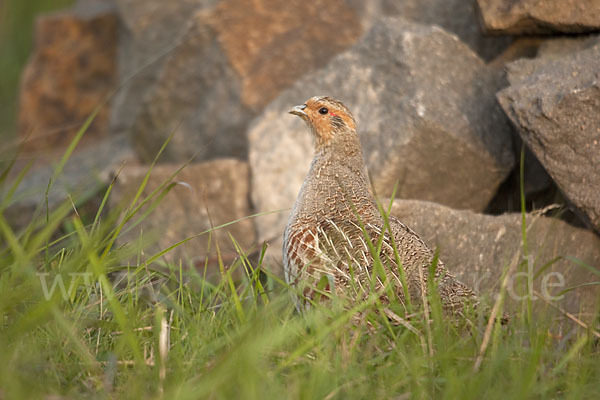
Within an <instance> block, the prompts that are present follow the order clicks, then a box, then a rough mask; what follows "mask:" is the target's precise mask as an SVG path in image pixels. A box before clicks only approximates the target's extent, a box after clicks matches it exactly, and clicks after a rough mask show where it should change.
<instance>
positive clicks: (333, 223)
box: [283, 97, 477, 314]
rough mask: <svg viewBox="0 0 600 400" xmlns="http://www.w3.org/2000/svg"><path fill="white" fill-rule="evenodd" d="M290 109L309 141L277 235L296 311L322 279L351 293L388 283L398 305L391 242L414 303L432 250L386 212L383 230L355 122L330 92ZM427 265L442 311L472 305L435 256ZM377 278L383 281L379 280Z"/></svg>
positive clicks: (420, 295)
mask: <svg viewBox="0 0 600 400" xmlns="http://www.w3.org/2000/svg"><path fill="white" fill-rule="evenodd" d="M290 113H291V114H295V115H297V116H299V117H300V118H301V119H303V120H304V121H305V122H306V124H307V125H308V127H309V128H310V130H311V132H312V134H313V136H314V139H315V140H314V142H315V155H314V159H313V161H312V164H311V166H310V170H309V172H308V175H307V176H306V178H305V180H304V183H303V184H302V187H301V189H300V193H299V194H298V198H297V199H296V202H295V204H294V207H293V209H292V212H291V215H290V217H289V221H288V224H287V227H286V229H285V233H284V237H283V242H284V243H283V266H284V272H285V279H286V282H287V283H288V284H289V285H290V286H292V287H295V293H296V294H295V298H296V306H297V307H298V309H299V310H302V309H304V308H305V307H307V306H308V305H309V304H310V301H311V299H312V298H313V297H314V295H315V293H316V291H317V289H318V288H317V285H322V283H321V282H326V284H325V285H324V286H323V289H324V290H325V291H329V292H332V293H337V294H341V295H344V296H348V297H350V298H351V299H359V298H364V297H365V294H368V293H369V292H370V291H372V290H381V289H382V288H383V287H384V286H387V288H388V289H386V290H389V287H390V286H391V287H392V288H393V291H394V294H395V295H397V296H398V298H399V299H400V301H401V302H402V304H406V302H405V295H404V293H405V289H404V288H403V286H402V279H401V277H400V271H399V270H398V265H397V263H396V257H395V252H394V245H395V246H396V248H397V252H398V253H397V254H398V255H399V259H400V261H401V268H402V269H403V271H404V278H405V281H404V282H405V283H406V286H407V288H406V289H407V290H406V292H407V293H408V294H409V296H410V300H411V302H412V303H413V304H418V303H421V302H422V301H421V300H422V299H423V298H424V297H423V296H424V294H425V293H426V291H427V279H428V275H429V269H430V265H431V264H432V262H433V260H434V253H433V252H432V251H431V249H430V248H429V247H428V246H427V245H426V244H425V242H423V240H421V238H419V236H418V235H417V234H416V233H415V232H413V231H412V230H411V229H410V228H408V227H407V226H406V225H404V224H403V223H402V222H400V221H399V220H398V219H397V218H395V217H394V216H391V215H390V216H389V228H390V229H387V228H386V226H385V223H384V218H383V217H382V214H381V212H380V211H379V208H378V206H377V203H376V202H375V199H374V196H373V194H372V192H371V190H370V185H369V179H368V176H367V172H366V167H365V163H364V160H363V154H362V149H361V144H360V140H359V135H358V133H357V130H356V122H355V120H354V117H353V116H352V114H351V113H350V111H349V110H348V108H347V107H346V106H344V104H342V103H341V102H340V101H338V100H336V99H334V98H331V97H313V98H311V99H309V100H308V101H307V102H306V103H304V104H302V105H299V106H296V107H294V108H293V109H292V110H291V111H290ZM369 240H370V241H371V244H372V246H369V244H368V243H367V242H368V241H369ZM378 240H382V244H381V252H380V253H379V259H380V260H381V264H382V265H383V268H384V271H385V276H386V277H387V278H384V279H383V280H382V279H381V277H379V276H378V277H376V279H375V285H372V282H373V277H374V276H375V275H373V274H372V271H373V266H374V263H375V261H374V257H373V248H376V247H377V245H378V243H377V242H378ZM370 248H371V250H370ZM435 271H436V272H435V279H436V283H437V288H438V291H439V296H440V299H441V303H442V307H443V310H444V312H445V313H446V314H454V313H457V312H459V311H461V310H462V309H463V307H464V305H465V304H466V303H467V302H470V303H471V304H473V305H475V304H476V303H477V298H476V296H475V294H474V292H473V291H472V290H471V289H469V288H468V287H467V286H465V285H464V284H463V283H461V282H460V281H458V280H457V279H456V278H455V277H454V276H453V275H452V274H450V273H449V272H448V271H447V270H446V267H445V266H444V264H443V263H442V262H441V261H439V262H438V263H437V268H436V270H435ZM323 277H325V278H326V281H324V280H323ZM385 280H387V282H388V283H387V284H385V285H384V281H385ZM388 285H390V286H388ZM298 294H299V295H300V296H299V297H298V296H297V295H298ZM302 297H303V298H302ZM382 297H385V295H383V296H382Z"/></svg>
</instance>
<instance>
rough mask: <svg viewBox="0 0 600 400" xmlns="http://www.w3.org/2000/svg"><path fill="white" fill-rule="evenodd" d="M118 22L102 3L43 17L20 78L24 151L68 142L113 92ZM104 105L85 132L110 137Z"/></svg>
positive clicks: (86, 4) (20, 116)
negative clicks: (32, 48)
mask: <svg viewBox="0 0 600 400" xmlns="http://www.w3.org/2000/svg"><path fill="white" fill-rule="evenodd" d="M116 40H117V18H116V16H115V14H114V10H113V8H112V7H110V6H109V5H107V4H106V3H104V2H90V1H84V2H81V3H79V5H78V6H77V7H74V8H73V9H71V10H69V11H65V12H60V13H56V14H51V15H46V16H42V17H39V18H38V19H37V20H36V25H35V46H34V51H33V55H32V56H31V58H30V60H29V62H28V64H27V66H26V67H25V70H24V72H23V76H22V82H21V88H20V103H19V131H20V134H21V137H22V138H23V140H24V144H23V149H24V150H26V151H37V150H46V149H48V148H49V147H54V146H58V147H60V146H65V145H67V144H68V143H70V141H71V139H72V138H73V136H74V135H75V133H76V132H77V131H78V130H79V128H80V127H81V125H82V124H83V122H84V121H85V120H86V119H87V118H88V117H89V116H90V114H91V113H92V112H93V111H94V110H95V108H96V107H97V106H99V105H100V104H101V103H102V101H103V100H104V99H105V97H106V96H107V94H108V93H109V92H110V90H111V89H113V88H114V84H115V80H116V79H115V78H116ZM108 113H109V109H108V107H107V106H104V107H103V108H102V109H101V110H100V112H99V113H98V115H97V116H96V119H95V120H94V122H93V123H92V125H91V126H90V127H89V129H88V131H87V133H86V137H85V138H86V140H87V139H88V138H90V137H95V138H97V137H102V136H106V135H108V129H107V124H108Z"/></svg>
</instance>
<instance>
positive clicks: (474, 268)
mask: <svg viewBox="0 0 600 400" xmlns="http://www.w3.org/2000/svg"><path fill="white" fill-rule="evenodd" d="M384 204H385V205H386V206H387V204H389V203H384ZM391 215H394V216H396V217H398V218H399V219H400V220H401V221H403V222H404V223H405V224H406V225H408V226H409V227H410V228H412V229H413V230H414V231H415V232H416V233H417V234H419V235H420V236H421V238H422V239H423V240H424V241H425V242H426V243H427V244H428V245H429V246H430V247H432V248H437V249H438V251H439V255H440V259H442V260H444V263H445V264H446V267H447V268H448V270H449V271H450V272H452V273H453V274H454V275H456V277H457V278H458V279H460V280H461V281H463V282H464V283H465V284H467V285H469V286H470V287H472V288H474V289H475V290H476V291H477V292H478V293H479V295H480V296H482V297H483V298H485V299H487V301H491V302H493V301H495V295H496V294H497V293H498V290H499V288H500V282H501V276H502V273H503V272H504V271H505V270H507V268H508V267H509V266H510V265H511V263H514V262H517V263H521V262H523V261H525V262H524V265H522V266H520V267H519V268H521V269H517V270H516V271H515V272H516V273H518V272H519V271H523V272H526V273H529V272H528V268H531V273H530V274H529V277H530V278H531V288H532V289H533V290H534V291H535V292H534V293H533V296H534V297H536V299H533V298H532V303H533V304H534V307H536V308H535V309H536V310H541V309H543V308H548V305H547V303H546V302H545V301H544V299H545V300H548V301H550V302H551V303H553V304H554V305H557V306H559V307H561V308H562V309H563V310H565V311H568V312H571V313H572V314H574V315H576V316H579V317H580V318H581V319H583V320H584V321H588V322H589V321H593V320H594V318H596V317H597V315H598V314H597V313H598V307H599V306H600V304H599V303H598V301H599V299H600V284H592V283H593V282H596V283H598V281H599V279H598V274H600V269H599V268H598V267H599V266H600V238H599V237H598V236H596V235H594V234H593V233H592V232H589V231H587V230H585V229H580V228H576V227H573V226H571V225H569V224H567V223H566V222H564V221H560V220H558V219H556V218H550V217H545V216H542V215H540V214H537V215H534V214H528V215H527V216H526V226H527V247H528V252H527V253H525V252H524V250H523V246H522V236H521V235H522V230H521V214H504V215H500V216H490V215H483V214H477V213H474V212H472V211H468V210H453V209H450V208H448V207H444V206H442V205H439V204H434V203H429V202H424V201H416V200H398V199H396V200H395V201H394V202H393V205H392V208H391ZM526 255H527V257H526ZM528 264H529V265H530V267H528V266H527V265H528ZM544 267H547V268H546V269H543V268H544ZM526 279H527V278H526V275H525V274H520V275H513V276H512V277H511V278H510V280H509V286H508V292H507V307H508V309H509V310H510V311H512V312H514V311H517V310H521V306H522V301H523V300H524V296H525V295H526V291H525V290H523V289H524V288H525V287H526V286H525V285H526V284H527V283H526V282H527V280H526ZM563 279H564V283H563V281H562V280H563ZM585 284H590V285H587V286H581V287H578V288H577V289H574V290H572V291H569V292H567V293H564V294H561V291H563V290H566V289H568V288H573V287H576V286H578V285H585ZM552 285H556V286H552ZM561 296H564V297H563V298H560V299H559V297H561ZM553 297H554V298H553ZM537 307H540V308H537ZM549 310H550V311H552V314H551V315H554V314H555V310H553V309H552V308H549ZM559 315H560V314H559ZM596 323H597V321H596Z"/></svg>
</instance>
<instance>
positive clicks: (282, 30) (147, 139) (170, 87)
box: [114, 0, 362, 161]
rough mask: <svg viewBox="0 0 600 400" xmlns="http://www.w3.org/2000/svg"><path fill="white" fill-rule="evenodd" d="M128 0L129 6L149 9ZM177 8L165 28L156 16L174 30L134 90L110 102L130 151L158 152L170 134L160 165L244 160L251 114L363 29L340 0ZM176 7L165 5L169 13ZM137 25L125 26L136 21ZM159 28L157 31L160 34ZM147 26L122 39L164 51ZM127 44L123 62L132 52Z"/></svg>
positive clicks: (227, 1) (235, 1) (236, 0)
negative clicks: (192, 159) (131, 146)
mask: <svg viewBox="0 0 600 400" xmlns="http://www.w3.org/2000/svg"><path fill="white" fill-rule="evenodd" d="M121 1H123V0H121ZM133 3H134V5H135V7H133V6H132V9H133V10H134V11H135V10H137V9H138V8H140V7H144V6H145V5H144V4H139V2H133ZM209 3H211V2H209ZM169 4H170V3H169ZM182 4H183V5H182V6H178V7H176V8H175V11H176V12H174V17H173V18H171V19H173V21H172V23H171V24H166V21H163V19H164V18H162V19H161V18H158V17H157V18H156V19H157V21H159V22H164V25H165V26H168V27H169V29H165V30H164V32H169V31H170V32H172V33H173V34H172V35H171V36H170V40H171V42H169V43H170V46H171V47H170V48H169V51H166V52H165V54H164V57H163V58H161V59H159V60H158V61H157V62H156V63H155V64H152V65H153V67H151V68H148V69H143V70H142V71H141V73H140V76H139V77H135V78H134V79H133V80H132V82H131V85H133V86H134V87H133V89H131V90H130V91H129V93H130V95H127V93H124V94H123V96H121V97H120V100H122V101H120V102H119V103H118V104H116V106H115V110H116V111H115V119H114V126H115V127H116V128H123V129H126V130H131V133H132V138H133V140H134V142H135V144H136V146H135V148H136V149H137V151H138V153H139V154H140V155H141V157H142V158H143V159H145V160H151V159H152V158H153V157H154V156H155V154H156V152H157V151H158V149H159V148H160V146H161V145H162V144H163V142H164V140H165V139H166V137H167V136H168V135H169V134H170V133H171V132H175V136H174V139H173V141H172V143H171V146H169V148H168V149H167V150H166V152H165V153H164V157H163V160H165V161H178V160H183V159H187V158H189V157H191V156H194V155H196V156H197V160H201V159H209V158H216V157H221V156H233V157H237V158H242V159H244V158H246V155H247V145H246V143H247V142H246V134H245V131H246V127H247V124H248V122H249V121H250V120H251V119H252V118H253V117H254V116H255V115H256V113H257V112H259V111H260V110H262V108H263V107H264V106H265V105H266V104H268V103H269V101H271V100H272V99H273V98H275V97H276V96H277V95H278V94H279V93H280V92H281V91H282V90H283V89H285V88H287V87H289V86H290V85H291V84H292V83H294V82H295V81H296V80H297V79H298V77H300V76H301V75H303V74H306V73H309V72H310V71H312V70H314V69H315V68H318V67H321V66H323V65H325V64H326V62H327V61H328V60H330V59H331V57H333V56H334V55H335V54H337V53H339V52H340V51H342V50H345V49H346V48H348V47H349V46H351V45H352V44H354V43H355V42H356V40H357V39H358V37H359V36H360V34H361V33H362V27H361V26H360V23H359V21H358V19H357V17H356V16H355V15H354V12H353V11H352V10H351V9H350V8H349V7H348V6H347V5H345V4H344V2H343V0H328V1H325V0H319V1H315V2H313V3H311V6H310V7H307V6H306V4H305V2H302V1H300V0H293V1H290V0H260V1H259V0H257V1H253V2H247V1H245V0H223V1H221V2H219V3H218V4H216V5H215V6H214V7H206V2H200V3H199V4H198V5H197V7H196V8H197V9H198V10H199V11H197V12H195V13H194V12H190V11H191V10H193V9H194V8H193V4H194V3H190V4H189V6H185V5H186V4H188V3H187V2H183V3H182ZM201 5H202V6H204V8H200V6H201ZM172 7H173V6H165V8H166V12H167V16H168V15H171V14H170V13H169V10H170V8H172ZM151 9H152V8H151ZM186 10H187V11H188V12H185V13H184V11H186ZM142 14H144V13H142ZM332 15H335V18H332V17H331V16H332ZM151 17H154V14H152V15H151ZM138 19H140V20H141V21H142V22H144V21H145V20H144V18H141V17H140V18H138ZM150 21H153V19H152V18H150ZM136 22H137V24H130V25H133V27H134V28H135V27H137V26H138V25H140V24H142V22H140V21H136ZM142 25H143V24H142ZM143 26H145V25H143ZM181 26H186V27H187V28H186V30H184V31H183V32H182V33H178V34H174V29H175V28H174V27H181ZM161 27H162V24H158V27H157V28H156V34H158V36H159V37H158V38H159V39H160V38H161V37H162V36H163V35H162V32H163V30H162V29H161ZM147 30H148V34H147V35H146V34H145V33H146V31H144V34H140V36H141V38H140V40H137V41H133V40H129V41H126V43H127V44H131V45H132V46H133V49H134V50H136V49H137V50H136V51H134V52H133V53H134V54H136V53H137V52H140V53H143V54H146V53H148V52H150V50H154V51H155V53H157V54H158V55H160V54H161V53H160V52H159V51H157V50H156V49H157V45H155V44H147V40H148V38H150V40H151V39H152V36H151V34H152V33H154V28H153V26H152V24H150V25H148V27H147ZM177 32H179V31H177ZM159 42H160V41H159ZM138 47H139V49H138ZM145 49H147V50H149V51H144V50H145ZM125 50H127V49H125ZM125 50H124V51H123V53H122V55H121V57H122V58H126V57H128V54H127V51H125ZM126 65H127V64H126ZM138 66H139V63H136V64H134V65H133V67H138ZM131 69H132V68H127V70H128V71H131ZM143 78H145V79H143ZM125 83H126V84H128V82H125ZM118 100H119V99H118ZM139 101H141V102H142V103H141V106H137V108H136V107H135V106H134V104H139ZM130 103H131V104H130ZM119 107H124V108H123V109H122V110H119V109H118V108H119Z"/></svg>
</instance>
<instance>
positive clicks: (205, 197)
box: [110, 159, 256, 272]
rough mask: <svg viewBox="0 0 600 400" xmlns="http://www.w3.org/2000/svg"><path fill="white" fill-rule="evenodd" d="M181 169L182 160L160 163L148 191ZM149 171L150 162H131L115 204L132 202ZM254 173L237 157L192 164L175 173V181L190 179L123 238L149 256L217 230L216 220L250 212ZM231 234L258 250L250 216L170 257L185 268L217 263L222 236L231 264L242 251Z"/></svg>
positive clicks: (118, 185)
mask: <svg viewBox="0 0 600 400" xmlns="http://www.w3.org/2000/svg"><path fill="white" fill-rule="evenodd" d="M178 168H179V166H178V165H171V164H161V165H158V166H155V167H154V169H153V170H152V174H151V176H150V180H149V181H148V185H147V187H146V188H145V189H144V192H143V195H142V196H143V197H145V196H147V195H148V194H150V193H151V192H152V191H153V190H154V189H156V188H157V187H158V186H160V185H161V184H162V183H164V182H167V181H168V179H169V178H170V177H171V175H172V174H174V173H175V172H176V171H177V169H178ZM147 171H148V166H146V165H144V166H134V167H126V168H125V169H124V170H123V171H122V172H121V174H120V175H119V177H118V179H117V182H116V185H115V187H114V191H113V194H112V197H111V200H110V204H111V206H112V207H115V206H117V205H122V204H128V201H130V200H131V198H132V196H133V195H134V194H135V192H136V191H137V189H138V187H139V185H140V184H141V182H142V180H143V178H144V176H145V175H146V173H147ZM248 175H249V172H248V165H247V163H245V162H242V161H237V160H234V159H218V160H214V161H209V162H205V163H200V164H189V165H188V166H186V167H185V168H184V169H183V170H182V171H181V172H180V173H179V174H178V175H177V176H176V177H175V178H173V182H182V183H184V184H177V185H175V186H173V187H172V189H171V191H170V192H169V193H168V194H167V195H166V196H165V197H164V198H163V199H162V201H161V202H160V203H159V204H158V206H157V207H156V208H155V209H154V210H153V211H152V212H151V213H150V214H149V215H148V216H147V217H145V219H144V220H143V221H142V223H141V224H140V225H138V226H136V227H135V228H134V229H132V230H130V231H128V232H127V233H125V234H124V235H122V236H121V237H119V243H120V244H126V243H127V244H128V245H129V246H132V247H133V248H134V249H136V253H138V254H140V253H143V257H142V261H144V259H147V258H149V257H150V256H152V255H153V254H155V253H156V252H158V251H160V250H163V249H166V248H167V247H169V246H171V245H173V244H175V243H177V242H178V241H181V240H183V239H186V238H188V237H191V236H194V235H198V234H201V233H202V232H204V231H206V230H209V229H211V222H212V226H214V227H218V226H220V225H222V224H225V223H228V222H232V221H235V220H237V219H240V218H243V217H247V216H249V215H250V214H251V210H250V205H249V196H248V186H249V183H248ZM146 209H147V208H146ZM143 212H144V211H142V213H143ZM125 228H126V229H127V228H128V225H126V226H125ZM229 234H231V235H232V236H233V237H234V238H235V240H237V241H238V243H239V244H240V246H241V247H242V249H243V250H244V251H246V252H250V251H251V250H253V247H252V246H254V245H255V240H256V235H255V232H254V225H253V222H252V220H249V219H246V220H243V221H238V222H235V223H233V224H232V225H229V226H227V227H226V228H222V229H218V230H217V231H215V232H214V233H213V234H212V238H211V235H210V234H208V233H206V234H202V235H200V236H198V237H196V238H194V239H192V240H190V241H189V242H187V243H185V244H184V245H182V246H180V247H177V248H176V249H174V250H173V251H171V252H169V253H167V254H166V255H165V256H164V259H166V260H168V261H170V262H174V263H176V264H178V263H179V260H180V259H181V261H182V265H183V266H184V267H188V266H190V265H195V266H197V267H200V268H203V267H204V262H205V261H206V260H207V259H208V262H209V266H211V267H214V266H215V265H216V264H217V262H216V261H217V257H216V254H217V253H216V246H215V241H216V242H218V245H219V248H220V251H221V253H222V258H223V261H224V263H225V265H226V266H230V265H231V263H232V262H233V260H234V258H235V257H236V256H237V252H236V250H235V247H234V245H233V244H232V241H231V239H230V238H229ZM140 240H141V241H142V243H143V244H144V247H143V252H142V249H139V248H138V246H139V245H140V244H139V243H140V242H139V241H140ZM209 240H211V244H210V247H209ZM213 272H214V269H213Z"/></svg>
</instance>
